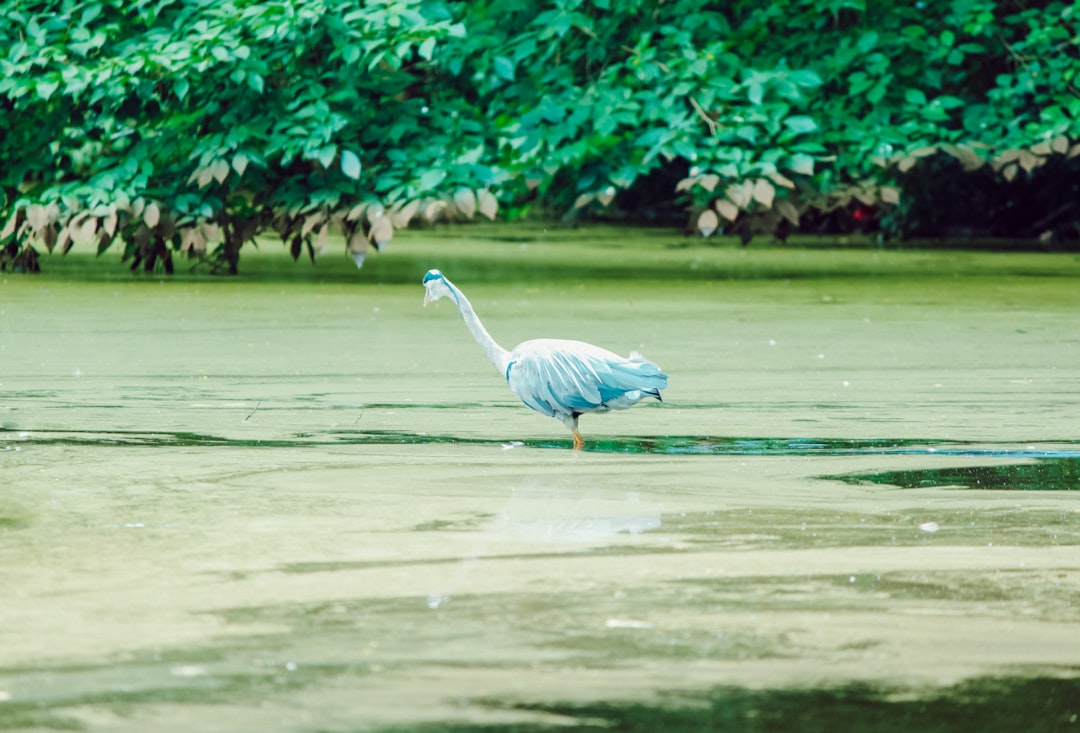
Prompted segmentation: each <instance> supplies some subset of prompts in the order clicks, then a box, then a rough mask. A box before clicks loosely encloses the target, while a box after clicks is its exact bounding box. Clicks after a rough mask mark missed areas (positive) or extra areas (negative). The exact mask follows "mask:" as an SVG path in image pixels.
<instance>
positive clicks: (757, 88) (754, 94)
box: [746, 81, 765, 106]
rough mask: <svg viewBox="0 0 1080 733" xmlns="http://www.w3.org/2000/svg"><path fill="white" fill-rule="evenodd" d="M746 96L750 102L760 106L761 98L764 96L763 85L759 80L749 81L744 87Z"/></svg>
mask: <svg viewBox="0 0 1080 733" xmlns="http://www.w3.org/2000/svg"><path fill="white" fill-rule="evenodd" d="M746 98H747V99H749V100H750V104H753V105H755V106H760V105H761V100H762V99H764V98H765V85H763V84H762V83H761V82H760V81H752V82H750V84H749V85H748V86H747V89H746Z"/></svg>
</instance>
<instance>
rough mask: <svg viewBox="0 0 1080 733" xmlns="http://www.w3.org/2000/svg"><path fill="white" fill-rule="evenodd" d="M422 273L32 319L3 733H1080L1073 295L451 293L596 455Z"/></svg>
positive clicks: (16, 427)
mask: <svg viewBox="0 0 1080 733" xmlns="http://www.w3.org/2000/svg"><path fill="white" fill-rule="evenodd" d="M404 246H406V247H407V245H404ZM419 251H420V252H421V253H422V255H423V256H420V255H415V262H412V261H407V262H408V266H409V267H405V266H404V265H402V264H401V263H398V265H397V266H398V267H402V268H404V269H409V268H412V269H415V270H416V273H415V278H411V277H410V278H408V279H407V280H406V282H403V283H401V284H396V283H393V282H383V283H378V284H372V283H371V282H370V281H366V280H365V279H364V278H363V276H351V275H350V277H353V279H352V280H346V279H344V277H342V278H326V279H320V278H315V277H313V278H312V279H310V280H308V281H294V280H288V279H279V280H274V279H270V280H269V281H256V280H257V279H251V280H248V281H244V280H242V281H240V282H236V281H216V280H208V279H200V278H187V279H184V278H178V279H176V280H174V281H170V282H158V281H156V280H153V279H145V280H140V279H137V278H136V279H131V280H129V279H128V278H126V277H124V276H123V274H122V273H121V274H118V275H116V277H112V276H109V277H102V278H98V279H97V280H95V281H91V282H85V281H75V280H68V279H65V278H62V277H54V278H52V279H49V278H39V279H35V278H19V277H13V276H7V279H6V280H3V283H2V285H0V365H2V368H0V428H2V429H0V588H2V595H3V601H2V603H0V729H4V730H23V729H26V730H50V729H70V728H73V727H74V728H79V729H85V730H91V731H99V730H100V731H106V730H107V731H146V730H155V731H170V730H177V731H180V730H183V731H190V730H289V731H354V730H415V729H418V728H422V727H423V726H429V727H428V728H426V729H429V730H473V729H485V730H540V729H546V728H547V727H548V726H559V727H562V726H567V725H569V726H571V727H570V728H569V729H575V730H576V729H603V728H602V727H601V728H597V727H596V726H606V727H607V728H608V729H618V730H701V729H713V730H787V729H792V728H794V727H801V728H802V729H806V730H817V729H821V730H834V729H844V728H850V729H855V728H859V727H864V728H865V727H868V726H869V724H870V722H874V723H875V724H878V725H879V726H880V727H879V728H878V729H879V730H903V729H911V728H916V727H918V728H919V729H921V730H926V729H931V728H928V727H927V726H926V723H927V722H928V721H931V722H933V723H934V724H935V725H937V726H938V727H937V728H933V729H937V730H967V729H970V727H968V725H969V724H972V723H975V722H978V725H980V726H981V727H982V729H984V730H998V729H1001V730H1004V729H1008V728H1005V727H1001V726H1006V725H1012V724H1020V722H1022V723H1023V725H1024V727H1025V728H1026V729H1029V730H1080V723H1078V722H1077V717H1076V716H1077V714H1078V713H1080V684H1078V683H1077V681H1076V680H1077V678H1078V677H1080V641H1078V640H1080V600H1078V599H1080V551H1078V548H1077V545H1078V544H1080V504H1078V503H1077V496H1078V494H1077V493H1076V492H1077V490H1078V489H1080V469H1078V465H1080V366H1078V365H1080V326H1078V323H1080V321H1078V319H1077V317H1078V316H1080V295H1078V292H1077V289H1076V280H1075V274H1073V275H1070V274H1069V272H1065V273H1064V275H1065V276H1063V277H1041V278H1033V277H1030V276H1025V275H1015V274H1011V273H1010V272H1009V258H1008V256H1002V261H1001V263H1000V269H1001V271H1000V272H987V273H983V274H981V275H980V276H978V277H967V278H964V277H960V278H949V277H943V276H942V275H943V273H940V272H938V273H932V275H933V276H930V277H927V276H925V273H924V274H920V275H919V276H911V277H895V278H883V277H861V276H860V277H846V278H840V279H837V278H827V277H818V276H816V275H815V276H808V277H805V278H802V279H792V278H789V277H776V278H766V279H753V278H749V279H720V278H717V279H701V278H695V279H688V280H676V279H673V278H672V277H670V275H667V276H665V278H663V279H651V280H650V279H648V278H645V279H641V280H635V281H626V282H621V281H600V280H593V279H588V278H580V279H575V278H574V277H564V278H561V279H552V280H550V281H544V280H539V281H538V280H535V279H533V280H526V279H522V280H521V281H515V280H512V279H511V280H508V279H501V281H495V278H485V277H483V275H482V274H479V275H476V276H475V277H474V281H473V282H469V279H468V277H466V278H456V279H458V280H459V284H460V285H462V287H463V288H464V289H465V290H466V292H467V293H468V294H469V296H470V298H471V299H472V300H473V302H474V305H475V306H476V308H477V310H478V312H479V313H480V315H481V317H482V318H484V320H485V323H486V325H487V327H488V329H489V330H490V331H491V332H492V334H493V335H494V336H495V337H496V339H498V340H500V341H501V342H502V343H503V345H505V346H508V347H509V346H512V345H513V344H515V343H516V342H517V341H520V340H524V339H526V338H532V337H538V336H557V337H565V338H579V339H583V340H588V341H593V342H596V343H599V344H602V345H604V346H606V347H608V348H611V349H612V350H615V351H620V352H623V353H627V352H629V351H631V350H638V351H641V352H642V353H644V354H645V355H646V356H647V357H648V358H650V359H652V360H654V361H656V362H657V363H659V364H660V365H661V366H662V367H663V368H664V370H665V371H666V372H667V373H668V374H669V375H670V376H671V386H670V388H669V389H668V390H667V391H666V392H665V395H664V397H665V403H664V404H663V405H655V406H653V405H648V406H646V405H643V406H639V407H636V408H634V409H633V410H630V411H627V412H622V413H616V414H611V415H600V416H585V417H584V418H582V431H583V433H584V435H585V437H586V440H587V446H586V450H585V451H584V452H582V453H575V452H572V451H570V450H568V448H569V445H570V441H569V436H568V434H566V430H565V428H563V426H562V425H561V424H559V423H558V422H556V421H554V420H551V419H548V418H544V417H542V416H539V415H537V414H535V413H532V412H530V411H529V410H527V409H526V408H524V407H523V406H521V405H520V404H516V403H515V398H514V397H513V395H512V394H511V393H510V392H509V390H508V389H507V387H506V385H505V383H504V382H503V380H502V379H501V378H500V376H499V375H498V374H496V373H495V372H494V370H492V368H491V366H490V365H489V364H488V363H487V361H486V360H485V359H484V357H483V355H482V354H481V353H480V351H479V349H478V348H477V347H476V345H475V344H474V343H473V342H472V340H471V338H470V337H469V335H468V333H467V331H466V330H465V327H464V325H463V324H462V323H461V322H460V321H458V320H457V319H456V313H455V312H454V310H453V307H452V304H451V305H447V304H446V302H445V301H444V302H442V303H440V304H437V305H435V306H432V307H429V308H427V309H423V308H421V301H422V297H423V289H422V287H421V286H420V285H419V278H420V275H422V273H423V272H424V270H426V269H427V267H438V266H442V267H443V269H444V270H445V271H446V272H447V274H448V275H449V276H450V277H454V276H455V273H454V271H453V269H452V264H453V263H451V265H446V264H445V263H444V262H443V261H440V259H439V258H438V256H437V255H438V252H439V251H438V250H435V249H432V250H419ZM829 254H830V253H817V254H816V255H815V256H817V257H821V258H827V257H828V256H829ZM833 254H835V253H833ZM393 256H395V255H393V254H390V255H386V257H388V258H389V257H393ZM402 256H403V257H404V255H402ZM753 256H754V255H751V257H753ZM770 256H771V255H770ZM799 256H800V257H805V256H806V255H804V254H803V255H799ZM835 256H839V257H848V258H851V257H854V258H861V257H871V256H872V255H871V253H855V254H852V253H845V254H842V255H835ZM896 256H897V257H899V258H900V260H898V261H903V257H904V256H905V255H896ZM906 256H908V257H912V258H914V257H924V256H925V255H916V254H909V255H906ZM971 257H973V258H976V256H975V255H972V256H971ZM964 258H965V255H962V254H953V255H949V256H948V259H947V261H948V262H949V263H952V266H953V267H955V268H956V270H957V272H958V273H963V272H964V271H965V268H964ZM973 261H974V259H973ZM980 261H981V260H980ZM1065 262H1066V265H1067V267H1065V269H1066V270H1068V268H1070V267H1071V268H1073V269H1076V267H1077V265H1076V263H1075V262H1073V261H1071V260H1066V261H1065ZM930 269H933V268H930ZM408 274H411V272H410V273H408ZM945 274H946V275H947V273H945ZM375 279H377V278H375ZM391 279H392V278H391ZM403 279H404V278H403ZM412 280H415V282H412ZM1010 715H1012V716H1014V717H1013V718H1010V717H1009V716H1010ZM528 725H532V726H535V727H532V728H529V727H521V726H528ZM994 725H998V726H999V727H997V728H995V727H994ZM635 726H636V727H635ZM1013 729H1015V728H1013Z"/></svg>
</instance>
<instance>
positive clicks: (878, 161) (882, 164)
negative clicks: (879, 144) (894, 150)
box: [870, 155, 889, 168]
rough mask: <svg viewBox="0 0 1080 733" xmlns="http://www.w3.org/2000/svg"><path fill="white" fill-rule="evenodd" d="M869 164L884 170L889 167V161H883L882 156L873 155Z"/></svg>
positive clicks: (883, 157)
mask: <svg viewBox="0 0 1080 733" xmlns="http://www.w3.org/2000/svg"><path fill="white" fill-rule="evenodd" d="M870 162H871V163H873V164H874V165H876V166H877V167H879V168H884V167H886V166H887V165H889V161H888V160H886V159H885V156H883V155H875V156H873V157H871V158H870Z"/></svg>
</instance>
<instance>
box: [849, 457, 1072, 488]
mask: <svg viewBox="0 0 1080 733" xmlns="http://www.w3.org/2000/svg"><path fill="white" fill-rule="evenodd" d="M828 478H832V479H835V480H839V481H843V482H845V483H849V484H888V485H891V486H899V487H900V488H902V489H921V488H929V487H957V488H964V489H990V490H1008V491H1080V460H1078V459H1077V458H1043V459H1040V460H1038V461H1036V462H1034V463H1018V464H1006V465H1002V466H959V467H956V466H954V467H951V468H929V469H915V470H910V471H883V472H881V473H869V474H850V475H847V476H830V477H828Z"/></svg>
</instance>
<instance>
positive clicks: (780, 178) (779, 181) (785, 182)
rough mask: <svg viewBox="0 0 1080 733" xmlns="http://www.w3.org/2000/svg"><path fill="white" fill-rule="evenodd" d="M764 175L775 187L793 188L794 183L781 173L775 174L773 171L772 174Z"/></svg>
mask: <svg viewBox="0 0 1080 733" xmlns="http://www.w3.org/2000/svg"><path fill="white" fill-rule="evenodd" d="M765 175H767V176H768V177H769V179H770V180H771V181H772V182H773V183H775V184H776V185H777V186H783V187H784V188H795V181H793V180H791V179H790V178H788V177H787V176H785V175H784V174H783V173H777V172H776V171H773V172H772V173H766V174H765Z"/></svg>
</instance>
